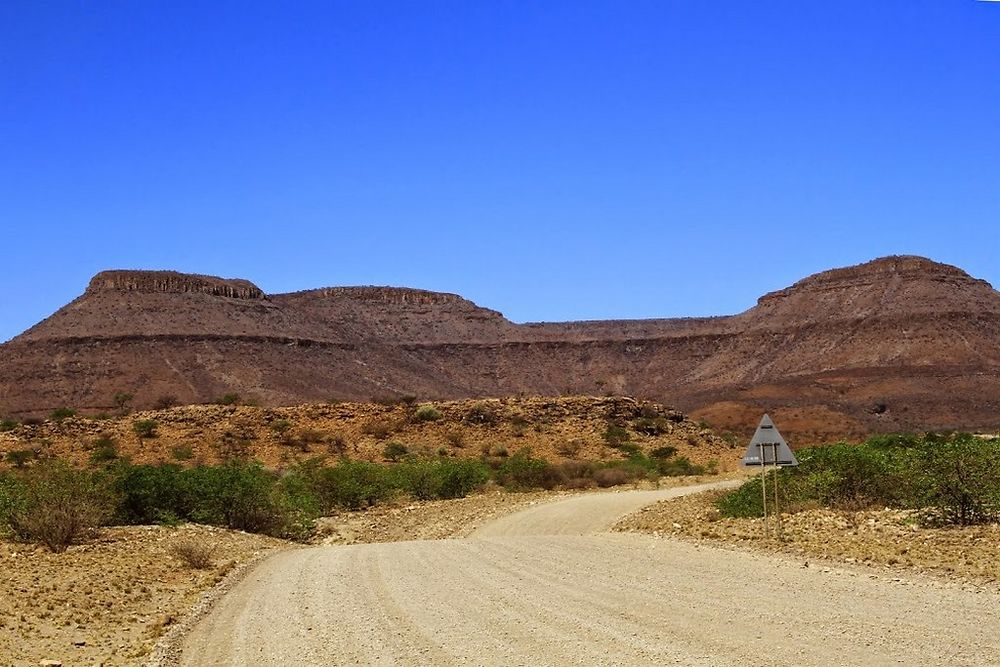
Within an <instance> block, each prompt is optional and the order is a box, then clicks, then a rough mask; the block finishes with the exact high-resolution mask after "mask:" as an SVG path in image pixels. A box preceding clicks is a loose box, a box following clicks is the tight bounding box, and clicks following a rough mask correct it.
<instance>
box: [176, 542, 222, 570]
mask: <svg viewBox="0 0 1000 667" xmlns="http://www.w3.org/2000/svg"><path fill="white" fill-rule="evenodd" d="M217 548H218V545H217V544H208V543H207V542H204V541H202V540H192V539H184V540H180V541H178V542H177V543H176V544H173V545H171V547H170V551H171V552H173V554H174V555H175V556H177V557H178V558H180V559H181V560H182V561H184V564H185V565H187V566H188V567H189V568H191V569H193V570H207V569H209V568H210V567H212V565H213V564H214V562H215V550H216V549H217Z"/></svg>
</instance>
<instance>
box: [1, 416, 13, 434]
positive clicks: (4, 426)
mask: <svg viewBox="0 0 1000 667" xmlns="http://www.w3.org/2000/svg"><path fill="white" fill-rule="evenodd" d="M15 428H17V422H16V421H12V420H10V419H4V420H2V421H0V433H6V432H7V431H13V430H14V429H15Z"/></svg>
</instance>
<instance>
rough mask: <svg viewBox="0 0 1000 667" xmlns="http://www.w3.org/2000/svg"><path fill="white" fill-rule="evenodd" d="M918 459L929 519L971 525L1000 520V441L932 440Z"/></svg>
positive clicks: (960, 437)
mask: <svg viewBox="0 0 1000 667" xmlns="http://www.w3.org/2000/svg"><path fill="white" fill-rule="evenodd" d="M916 459H917V470H918V473H917V475H916V477H917V486H918V488H919V493H920V495H921V500H922V501H923V502H922V503H921V504H922V505H924V506H925V507H926V508H928V510H929V511H928V515H927V518H928V519H929V520H931V521H933V522H937V523H945V524H956V525H960V526H970V525H974V524H980V523H991V522H996V521H997V520H998V519H1000V441H998V440H985V439H982V438H976V437H975V436H972V435H967V434H962V435H958V436H953V437H951V438H940V437H929V438H928V439H927V446H925V447H923V448H921V449H920V450H919V452H918V454H917V456H916Z"/></svg>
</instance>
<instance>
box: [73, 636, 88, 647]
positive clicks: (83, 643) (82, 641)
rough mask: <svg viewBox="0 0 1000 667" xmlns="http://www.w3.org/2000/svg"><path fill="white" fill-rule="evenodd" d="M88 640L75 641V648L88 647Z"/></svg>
mask: <svg viewBox="0 0 1000 667" xmlns="http://www.w3.org/2000/svg"><path fill="white" fill-rule="evenodd" d="M86 645H87V640H86V639H83V638H82V637H80V638H77V639H74V640H73V646H86Z"/></svg>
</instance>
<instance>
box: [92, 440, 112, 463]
mask: <svg viewBox="0 0 1000 667" xmlns="http://www.w3.org/2000/svg"><path fill="white" fill-rule="evenodd" d="M117 459H118V446H117V445H116V444H115V442H114V440H111V439H110V438H109V439H107V442H102V443H101V444H99V445H97V446H96V447H95V448H94V450H93V451H92V452H91V453H90V463H91V464H92V465H105V464H107V463H110V462H112V461H115V460H117Z"/></svg>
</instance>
